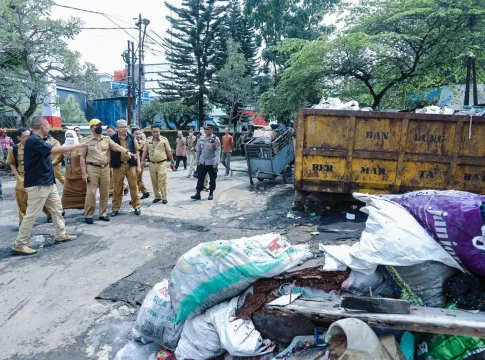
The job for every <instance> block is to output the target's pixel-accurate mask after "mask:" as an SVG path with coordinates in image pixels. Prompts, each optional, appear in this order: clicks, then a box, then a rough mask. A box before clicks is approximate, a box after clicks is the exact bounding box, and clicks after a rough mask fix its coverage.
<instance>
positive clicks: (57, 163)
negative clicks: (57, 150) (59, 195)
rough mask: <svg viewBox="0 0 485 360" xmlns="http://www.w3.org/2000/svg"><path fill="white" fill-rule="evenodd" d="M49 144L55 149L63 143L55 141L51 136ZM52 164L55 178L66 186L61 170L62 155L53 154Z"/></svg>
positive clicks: (48, 140)
mask: <svg viewBox="0 0 485 360" xmlns="http://www.w3.org/2000/svg"><path fill="white" fill-rule="evenodd" d="M47 142H48V143H49V144H51V145H52V146H53V147H56V146H61V143H60V142H59V141H58V140H56V139H54V138H53V137H52V136H50V135H49V138H48V139H47ZM51 160H52V164H53V165H54V176H55V177H56V179H57V180H59V182H60V183H61V184H62V185H64V181H65V178H64V175H62V169H61V162H62V154H53V155H51Z"/></svg>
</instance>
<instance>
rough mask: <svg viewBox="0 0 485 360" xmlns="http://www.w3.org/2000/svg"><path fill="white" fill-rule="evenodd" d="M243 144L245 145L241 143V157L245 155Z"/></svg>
mask: <svg viewBox="0 0 485 360" xmlns="http://www.w3.org/2000/svg"><path fill="white" fill-rule="evenodd" d="M244 146H245V145H244V144H241V155H242V156H243V157H246V149H245V148H244Z"/></svg>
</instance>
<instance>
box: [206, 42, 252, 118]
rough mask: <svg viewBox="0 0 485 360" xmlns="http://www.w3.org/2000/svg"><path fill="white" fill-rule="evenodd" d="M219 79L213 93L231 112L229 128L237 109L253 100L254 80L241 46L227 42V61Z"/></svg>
mask: <svg viewBox="0 0 485 360" xmlns="http://www.w3.org/2000/svg"><path fill="white" fill-rule="evenodd" d="M217 77H218V79H219V81H218V83H217V85H216V86H215V87H214V89H213V92H214V93H215V94H216V97H219V98H220V99H222V100H223V101H224V107H225V108H227V109H228V111H229V127H230V126H231V122H232V120H233V118H234V117H235V116H236V114H237V111H236V110H237V108H238V107H239V106H241V105H244V104H247V103H249V102H250V101H251V100H252V95H253V91H252V79H251V77H250V76H249V75H247V63H246V59H245V57H244V54H243V53H242V52H241V48H240V45H239V44H238V43H236V42H234V40H232V39H229V40H227V61H226V64H225V65H224V66H223V67H222V69H221V70H220V71H219V72H218V73H217Z"/></svg>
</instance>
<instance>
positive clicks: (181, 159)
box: [175, 156, 187, 170]
mask: <svg viewBox="0 0 485 360" xmlns="http://www.w3.org/2000/svg"><path fill="white" fill-rule="evenodd" d="M180 161H183V162H184V169H185V170H187V157H186V156H177V158H176V159H175V169H176V170H177V169H178V168H179V165H180Z"/></svg>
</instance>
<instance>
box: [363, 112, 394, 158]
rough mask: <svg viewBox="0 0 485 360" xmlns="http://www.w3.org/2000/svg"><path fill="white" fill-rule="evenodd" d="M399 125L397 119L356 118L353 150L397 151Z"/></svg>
mask: <svg viewBox="0 0 485 360" xmlns="http://www.w3.org/2000/svg"><path fill="white" fill-rule="evenodd" d="M401 126H402V124H401V121H399V120H391V119H374V118H367V119H362V118H357V121H356V124H355V140H354V151H355V152H356V151H359V150H363V151H384V152H398V151H399V141H400V138H401Z"/></svg>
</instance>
